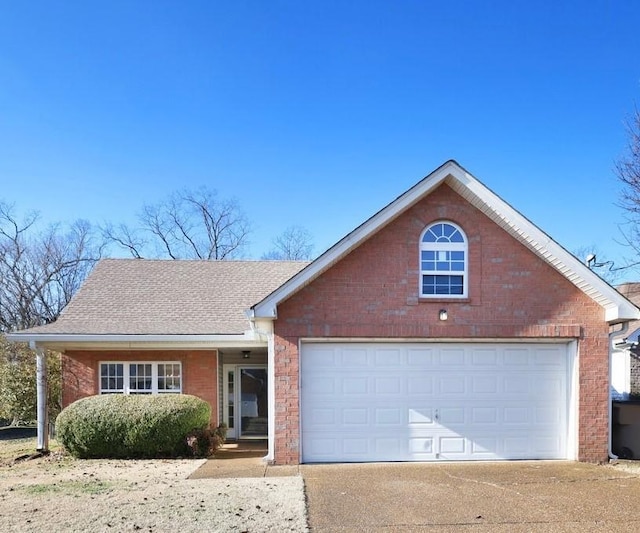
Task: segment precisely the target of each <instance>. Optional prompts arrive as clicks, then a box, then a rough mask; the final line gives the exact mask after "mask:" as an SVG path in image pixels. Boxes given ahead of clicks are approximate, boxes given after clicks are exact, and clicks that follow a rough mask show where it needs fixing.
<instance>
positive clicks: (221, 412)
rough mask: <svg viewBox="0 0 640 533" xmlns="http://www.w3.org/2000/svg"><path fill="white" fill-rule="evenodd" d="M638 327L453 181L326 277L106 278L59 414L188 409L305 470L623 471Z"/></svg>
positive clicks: (460, 174)
mask: <svg viewBox="0 0 640 533" xmlns="http://www.w3.org/2000/svg"><path fill="white" fill-rule="evenodd" d="M637 319H640V310H639V309H638V308H637V307H636V306H635V305H633V304H632V303H631V302H630V301H629V300H628V299H627V298H625V297H624V296H623V295H621V294H620V293H619V292H617V291H616V290H615V289H614V288H612V287H611V286H610V285H608V284H607V283H606V282H604V281H603V280H602V279H600V278H599V277H598V276H597V275H595V274H594V273H593V272H591V270H589V268H587V267H586V266H585V265H584V264H583V263H582V262H581V261H579V260H578V259H576V258H575V257H573V256H572V255H571V254H570V253H569V252H567V251H566V250H565V249H564V248H562V247H561V246H560V245H559V244H557V243H556V242H554V241H553V239H551V238H550V237H549V236H548V235H546V234H545V233H544V232H542V231H541V230H540V229H539V228H537V227H536V226H535V225H534V224H533V223H532V222H530V221H529V220H528V219H526V218H525V217H524V216H523V215H521V214H520V213H518V212H517V211H516V210H515V209H513V208H512V207H511V206H510V205H509V204H507V203H506V202H504V201H503V200H502V199H500V198H499V197H498V196H497V195H496V194H494V193H493V192H492V191H491V190H489V189H488V188H487V187H485V186H484V185H483V184H482V183H480V182H479V181H478V180H477V179H476V178H475V177H473V176H472V175H471V174H469V173H468V172H467V171H466V170H465V169H463V168H462V167H461V166H460V165H458V164H457V163H456V162H455V161H449V162H447V163H445V164H444V165H442V166H441V167H439V168H438V169H436V170H435V171H433V172H432V173H431V174H429V175H428V176H427V177H425V178H424V179H422V180H421V181H420V182H418V183H417V184H416V185H415V186H413V187H412V188H411V189H409V190H408V191H406V192H405V193H404V194H402V195H401V196H399V197H398V198H396V199H395V200H394V201H392V202H391V203H390V204H389V205H387V206H386V207H384V208H383V209H382V210H381V211H379V212H378V213H376V214H375V215H373V216H372V217H371V218H370V219H368V220H367V221H365V222H364V223H363V224H362V225H360V226H359V227H357V228H356V229H354V230H353V231H352V232H351V233H349V234H348V235H347V236H346V237H344V238H343V239H342V240H340V241H339V242H338V243H337V244H335V245H334V246H333V247H331V248H330V249H329V250H327V251H326V252H325V253H324V254H322V255H321V256H320V257H318V258H317V259H316V260H315V261H313V262H311V263H309V264H304V263H287V262H276V263H271V262H242V261H240V262H232V261H225V262H213V263H210V262H209V263H208V262H175V261H145V260H105V261H102V262H101V263H99V264H98V265H97V267H96V268H95V270H94V271H93V273H92V274H91V275H90V277H89V278H88V279H87V281H86V282H85V284H84V286H83V287H82V289H81V290H80V291H79V292H78V294H77V295H76V297H75V298H74V299H73V301H72V302H71V303H70V304H69V306H68V307H67V309H66V310H65V311H64V313H63V314H62V315H61V316H60V318H59V319H58V321H57V322H55V323H53V324H49V325H47V326H43V327H39V328H34V329H31V330H27V331H24V332H18V333H14V334H12V335H10V339H11V340H27V341H30V342H32V343H33V344H34V345H35V346H36V347H37V348H40V349H42V348H52V349H57V350H60V351H62V352H63V375H64V378H63V379H64V403H65V404H68V403H69V402H71V401H73V400H75V399H77V398H80V397H83V396H87V395H91V394H100V393H122V392H125V393H127V392H128V393H131V394H133V393H141V392H144V393H148V392H151V393H154V394H155V393H157V394H163V393H169V392H183V393H191V394H196V395H198V396H201V397H203V398H204V399H206V400H207V401H208V402H210V403H211V405H212V406H213V412H214V420H213V422H214V423H217V422H225V423H227V424H228V425H229V428H230V438H237V439H242V438H257V437H263V438H264V437H265V436H266V437H267V438H268V443H269V452H268V456H267V459H268V460H270V461H273V462H275V463H278V464H295V463H299V462H361V461H439V460H456V461H457V460H495V459H499V460H508V459H577V460H581V461H592V462H601V461H606V460H607V458H608V453H609V448H610V435H611V426H610V420H611V416H610V415H611V404H610V401H609V382H610V379H609V368H610V356H611V348H610V346H611V343H612V340H613V339H614V338H615V336H616V334H617V333H616V332H617V330H618V329H620V327H621V326H620V324H624V323H626V322H628V321H631V320H637Z"/></svg>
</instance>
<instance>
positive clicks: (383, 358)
mask: <svg viewBox="0 0 640 533" xmlns="http://www.w3.org/2000/svg"><path fill="white" fill-rule="evenodd" d="M568 352H569V350H568V345H566V344H482V343H475V344H471V343H469V344H466V343H465V344H449V343H443V344H385V343H382V344H381V343H377V344H374V343H371V344H369V343H340V344H338V343H330V342H327V343H304V344H303V345H302V356H301V422H302V461H303V462H307V463H309V462H364V461H436V460H447V461H451V460H453V461H459V460H495V459H566V458H567V434H568V431H567V427H568V423H567V418H568V402H569V386H568V385H569V379H568V366H569V364H568Z"/></svg>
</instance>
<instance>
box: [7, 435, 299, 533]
mask: <svg viewBox="0 0 640 533" xmlns="http://www.w3.org/2000/svg"><path fill="white" fill-rule="evenodd" d="M2 446H3V443H0V447H2ZM202 463H203V461H202V460H145V461H121V460H108V461H106V460H76V459H71V458H68V457H65V456H64V455H62V454H60V453H53V454H51V455H49V456H47V457H42V458H39V459H36V460H32V461H21V462H14V461H8V460H5V461H4V462H3V464H1V465H0V530H2V531H11V530H15V531H112V532H113V531H140V530H144V531H145V532H154V531H155V532H162V531H172V532H174V531H203V530H204V531H221V532H222V531H225V532H226V531H247V532H254V531H255V532H259V531H307V525H306V511H305V501H304V488H303V482H302V478H300V477H287V478H250V479H236V478H230V479H198V480H190V479H187V478H188V477H189V475H190V474H191V473H193V472H194V471H195V470H196V469H197V468H198V467H199V466H201V465H202Z"/></svg>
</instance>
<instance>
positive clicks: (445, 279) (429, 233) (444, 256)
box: [420, 222, 467, 298]
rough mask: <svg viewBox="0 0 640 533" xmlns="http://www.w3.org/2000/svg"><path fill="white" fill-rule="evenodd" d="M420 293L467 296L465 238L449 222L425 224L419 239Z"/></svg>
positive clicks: (440, 295) (428, 296) (456, 296)
mask: <svg viewBox="0 0 640 533" xmlns="http://www.w3.org/2000/svg"><path fill="white" fill-rule="evenodd" d="M420 296H424V297H427V298H442V297H447V298H465V297H466V296H467V238H466V237H465V235H464V233H463V231H462V229H460V228H459V227H458V226H456V225H455V224H453V223H451V222H436V223H435V224H431V225H430V226H428V227H427V228H426V229H425V230H424V232H423V234H422V239H420Z"/></svg>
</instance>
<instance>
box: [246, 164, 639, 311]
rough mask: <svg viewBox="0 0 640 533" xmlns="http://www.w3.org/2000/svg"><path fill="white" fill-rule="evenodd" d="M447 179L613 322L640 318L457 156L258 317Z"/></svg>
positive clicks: (263, 305)
mask: <svg viewBox="0 0 640 533" xmlns="http://www.w3.org/2000/svg"><path fill="white" fill-rule="evenodd" d="M443 183H446V184H447V185H448V186H449V187H451V188H452V189H453V190H454V191H455V192H456V193H458V194H459V195H460V196H462V197H463V198H465V199H466V200H467V201H468V202H469V203H471V204H472V205H474V206H475V207H476V208H477V209H479V210H480V211H481V212H483V213H484V214H485V215H486V216H488V217H489V218H490V219H491V220H493V221H494V222H495V223H496V224H498V225H499V226H500V227H501V228H503V229H504V230H505V231H506V232H507V233H508V234H510V235H511V236H512V237H514V238H515V239H516V240H518V241H519V242H520V243H522V244H523V245H524V246H526V247H527V248H528V249H529V250H531V251H532V252H534V253H535V254H536V255H537V256H538V257H540V258H541V259H542V260H544V261H546V262H547V263H548V264H549V265H551V266H552V267H553V268H554V269H556V270H557V271H558V272H559V273H561V274H562V275H563V276H564V277H565V278H567V279H568V280H569V281H570V282H571V283H573V284H574V285H575V286H576V287H578V288H579V289H580V290H581V291H583V292H584V293H585V294H587V295H588V296H589V297H590V298H592V299H593V300H594V301H596V302H597V303H598V304H599V305H601V306H602V307H603V308H604V310H605V320H606V321H607V322H609V323H612V324H614V323H618V322H626V321H629V320H635V319H638V318H640V310H639V309H638V308H637V307H636V306H635V305H634V304H633V303H631V302H630V301H629V300H628V299H627V298H625V297H624V296H622V295H621V294H620V293H619V292H618V291H616V290H615V289H614V288H613V287H612V286H611V285H609V284H608V283H607V282H605V281H604V280H603V279H602V278H600V277H599V276H598V275H597V274H595V273H594V272H592V271H591V270H590V269H589V268H588V267H587V266H586V265H585V264H583V263H582V262H581V261H580V260H578V259H577V258H576V257H575V256H573V255H572V254H571V253H569V252H568V251H567V250H565V249H564V248H563V247H562V246H560V245H559V244H558V243H557V242H555V241H554V240H553V239H552V238H551V237H549V235H547V234H546V233H545V232H543V231H542V230H541V229H540V228H538V227H537V226H536V225H535V224H533V223H532V222H531V221H530V220H528V219H527V218H526V217H524V216H523V215H522V214H520V213H519V212H518V211H516V210H515V209H514V208H513V207H511V206H510V205H509V204H508V203H506V202H505V201H504V200H502V199H501V198H500V197H499V196H498V195H496V194H495V193H494V192H493V191H491V190H490V189H489V188H488V187H486V186H485V185H483V184H482V183H481V182H480V181H479V180H477V179H476V178H475V177H473V176H472V175H471V174H470V173H469V172H467V171H466V170H465V169H464V168H462V167H461V166H460V165H459V164H458V163H457V162H456V161H453V160H450V161H447V162H446V163H445V164H443V165H442V166H440V167H439V168H437V169H436V170H434V171H433V172H432V173H431V174H429V175H428V176H426V177H425V178H424V179H422V180H421V181H420V182H418V183H417V184H416V185H414V186H413V187H412V188H411V189H409V190H408V191H407V192H405V193H404V194H402V195H401V196H399V197H398V198H396V199H395V200H394V201H393V202H391V203H390V204H389V205H387V206H386V207H384V208H383V209H382V210H380V211H378V212H377V213H376V214H375V215H373V216H372V217H371V218H370V219H369V220H367V221H366V222H364V223H363V224H361V225H360V226H358V227H357V228H356V229H355V230H353V231H352V232H351V233H349V234H348V235H347V236H346V237H344V238H343V239H342V240H340V241H339V242H338V243H337V244H335V245H334V246H332V247H331V248H329V249H328V250H327V251H326V252H325V253H324V254H322V255H321V256H320V257H319V258H317V259H316V260H315V261H314V262H313V263H311V264H310V265H309V266H308V267H307V268H306V269H304V270H303V271H301V272H299V273H298V274H296V275H295V276H294V277H292V278H291V279H290V280H288V281H287V282H285V283H284V284H283V285H282V286H280V287H278V288H277V289H276V290H275V291H274V292H273V293H271V294H270V295H268V296H267V297H266V298H264V299H263V300H262V301H260V302H258V303H257V304H256V305H254V306H253V308H252V309H253V315H254V317H255V318H276V317H277V306H278V304H279V303H280V302H283V301H284V300H286V299H287V298H289V297H290V296H292V295H293V294H295V293H296V292H297V291H299V290H300V289H301V288H302V287H304V286H305V285H307V284H308V283H310V282H311V281H313V280H314V279H316V278H317V277H318V276H320V274H322V273H323V272H324V271H326V270H327V269H328V268H330V267H331V266H332V265H333V264H335V263H336V262H337V261H339V260H340V259H341V258H342V257H344V256H345V255H347V254H348V253H350V252H351V251H352V250H353V249H354V248H356V247H357V246H359V245H360V244H362V243H363V242H364V241H365V240H367V239H368V238H369V237H371V236H372V235H373V234H375V233H376V232H377V231H379V230H380V229H381V228H383V227H384V226H386V225H387V224H389V223H390V222H391V221H393V220H394V219H395V218H396V217H398V216H399V215H400V214H402V213H403V212H405V211H406V210H407V209H409V208H410V207H411V206H413V205H414V204H416V203H417V202H419V201H420V200H421V199H422V198H424V197H425V196H427V195H428V194H430V193H431V192H432V191H434V190H435V189H436V188H437V187H438V186H440V185H441V184H443Z"/></svg>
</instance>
